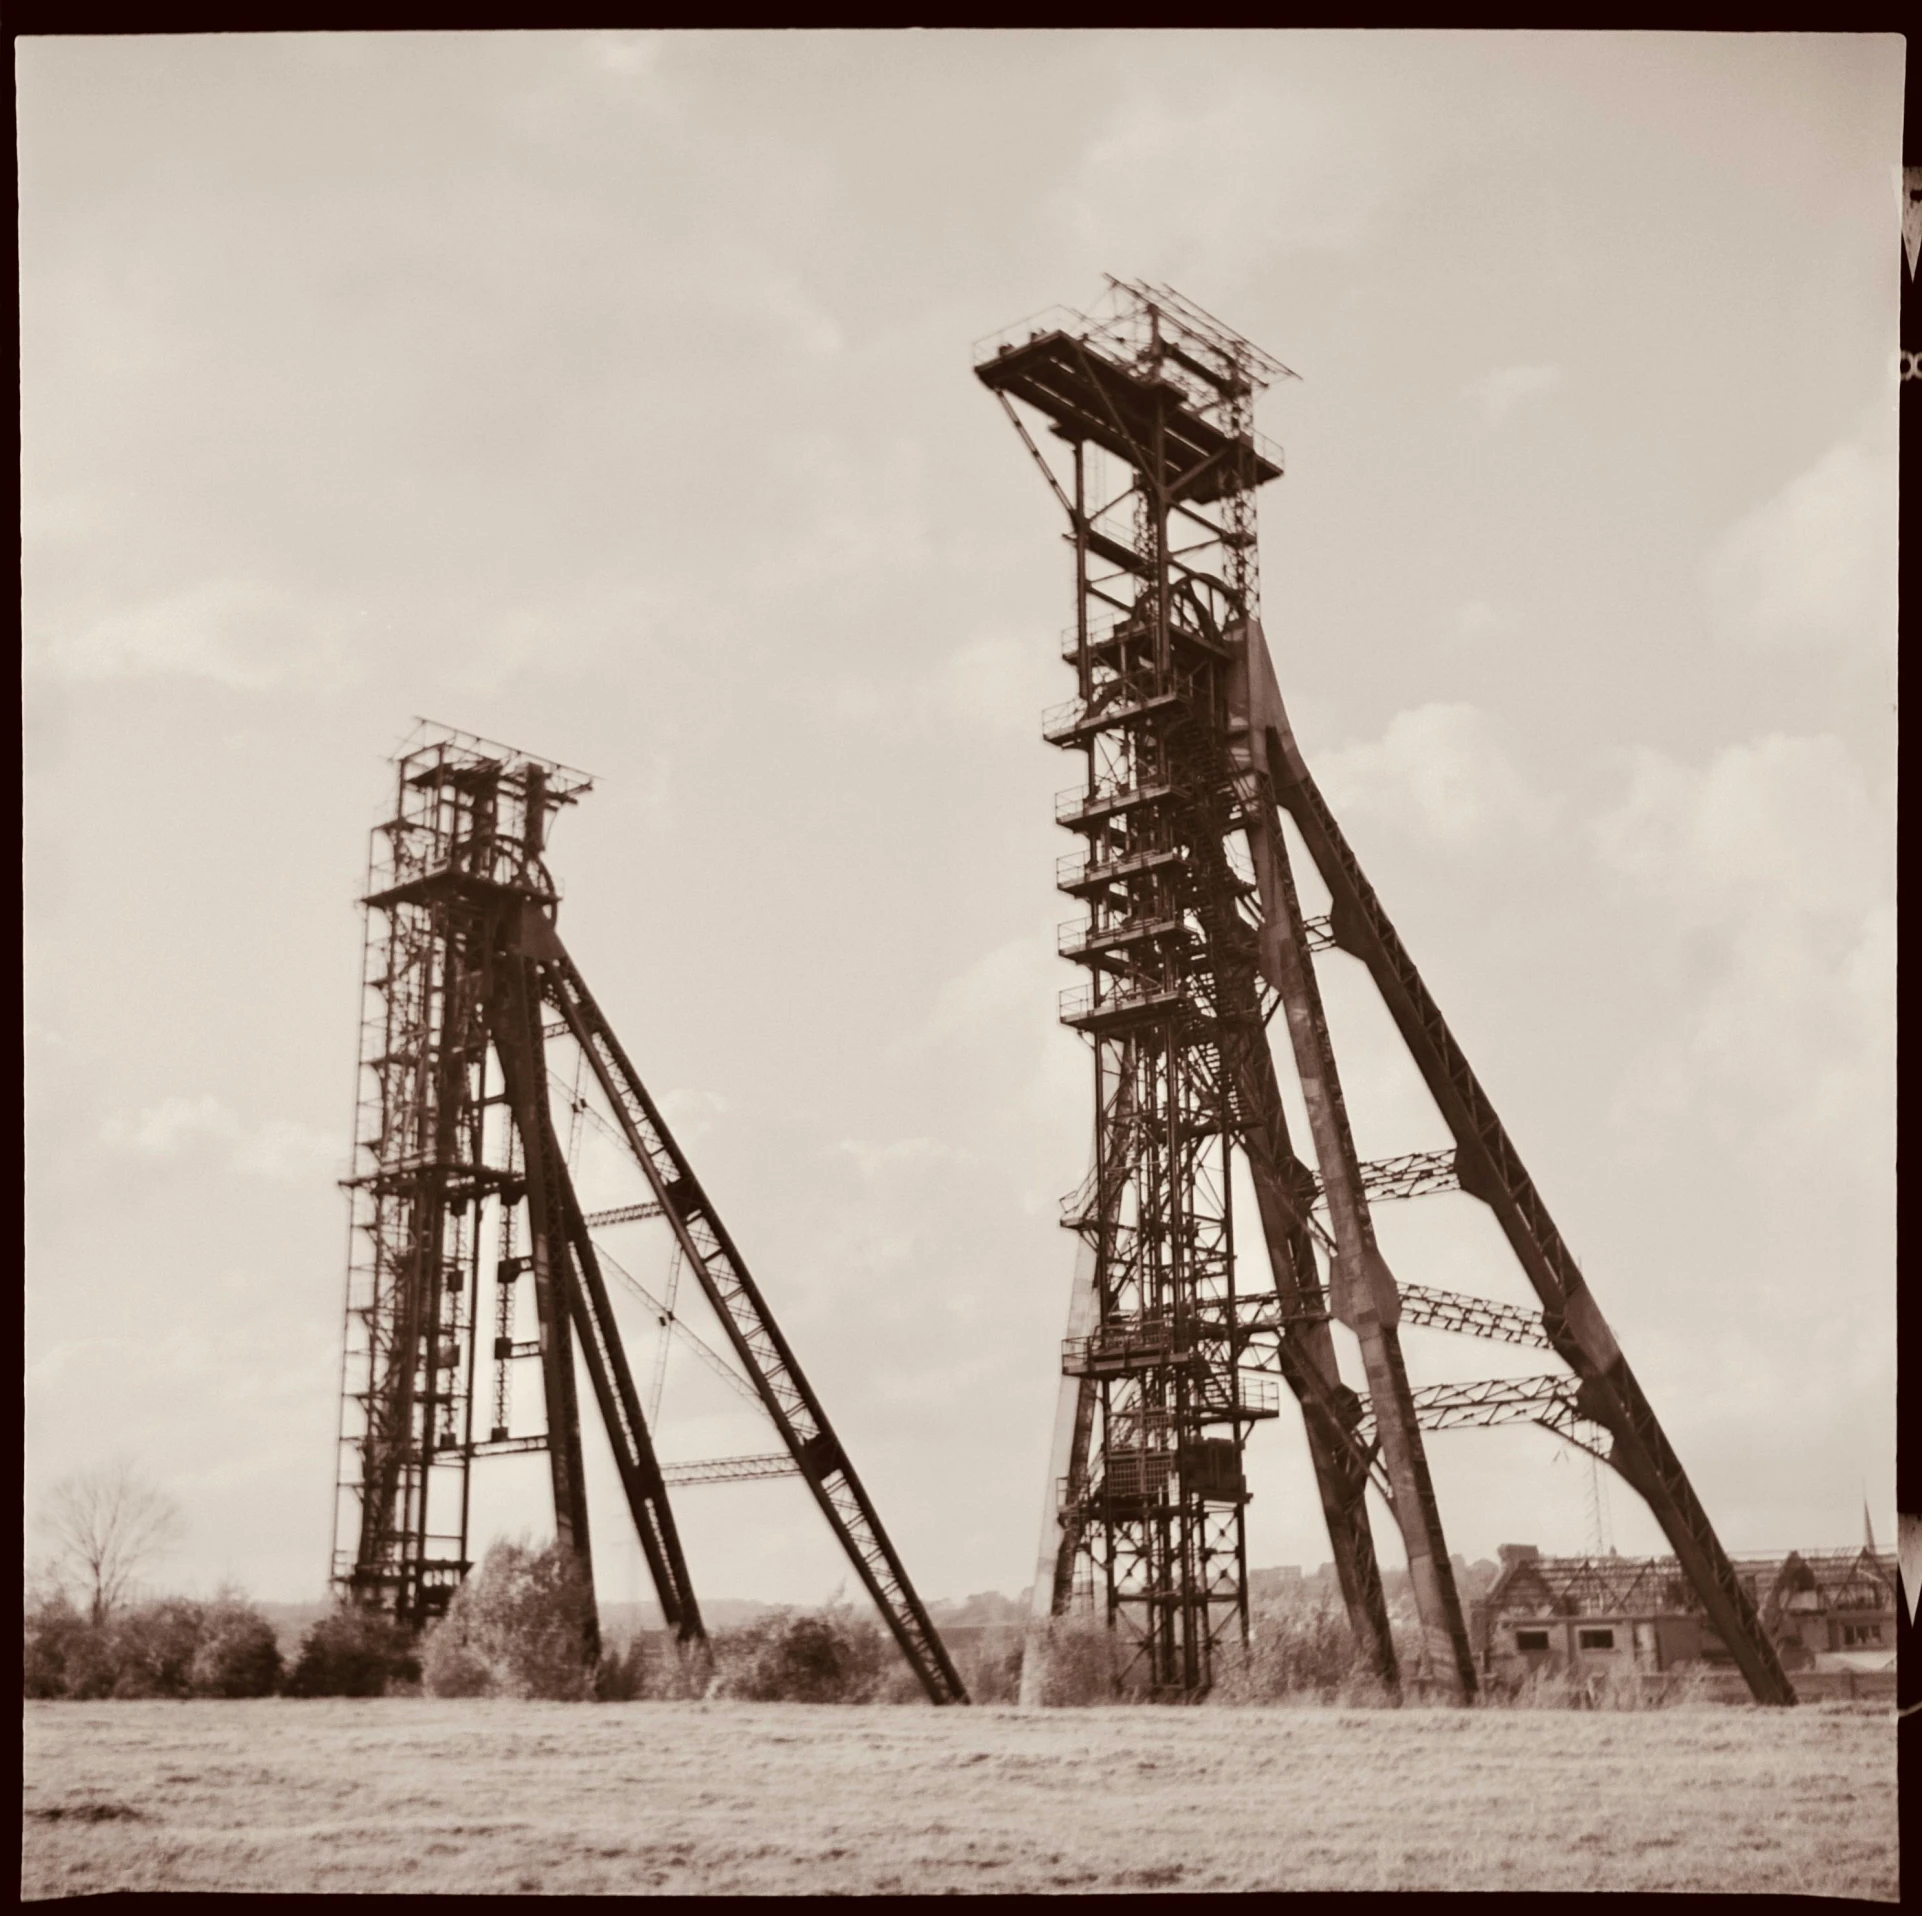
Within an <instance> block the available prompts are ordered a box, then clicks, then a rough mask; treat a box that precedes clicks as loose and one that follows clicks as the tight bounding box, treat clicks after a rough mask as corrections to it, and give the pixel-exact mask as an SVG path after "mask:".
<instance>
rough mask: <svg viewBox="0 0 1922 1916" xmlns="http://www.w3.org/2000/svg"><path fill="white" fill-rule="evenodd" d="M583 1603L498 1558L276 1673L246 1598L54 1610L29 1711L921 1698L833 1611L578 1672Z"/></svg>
mask: <svg viewBox="0 0 1922 1916" xmlns="http://www.w3.org/2000/svg"><path fill="white" fill-rule="evenodd" d="M592 1602H593V1599H592V1594H591V1592H590V1591H589V1590H588V1589H587V1588H586V1587H585V1585H584V1584H583V1582H582V1580H581V1578H580V1576H579V1572H578V1570H577V1568H576V1565H575V1560H574V1559H573V1557H572V1556H571V1555H570V1554H568V1553H565V1552H562V1551H561V1550H559V1549H557V1548H554V1547H552V1546H550V1547H549V1548H547V1549H545V1550H533V1549H530V1548H529V1547H527V1546H526V1545H523V1544H514V1543H502V1544H496V1545H495V1546H494V1548H493V1549H492V1550H490V1551H489V1552H488V1555H487V1559H486V1561H485V1563H483V1564H482V1566H481V1568H480V1569H479V1570H478V1571H477V1572H476V1573H475V1574H474V1575H473V1576H471V1577H470V1578H469V1579H468V1580H467V1582H466V1583H465V1584H464V1585H462V1587H461V1588H460V1590H458V1591H457V1592H456V1593H455V1596H454V1600H453V1603H452V1604H451V1605H450V1606H449V1609H448V1612H447V1615H446V1616H445V1617H443V1618H442V1619H441V1620H440V1621H439V1622H438V1623H436V1624H434V1625H432V1626H430V1627H429V1628H428V1629H427V1630H426V1631H424V1632H422V1633H421V1634H420V1635H419V1636H418V1637H415V1636H412V1635H410V1634H409V1633H407V1632H405V1631H403V1630H401V1629H399V1628H397V1627H396V1626H395V1625H394V1624H393V1623H391V1622H389V1621H388V1620H387V1619H386V1618H384V1617H381V1616H379V1615H377V1614H375V1613H373V1612H371V1611H366V1610H361V1609H358V1608H354V1607H352V1606H343V1607H341V1608H338V1609H335V1610H332V1611H330V1612H329V1613H328V1614H327V1615H325V1616H323V1617H321V1618H319V1619H318V1620H317V1621H316V1622H314V1623H313V1624H312V1625H311V1626H310V1627H309V1628H308V1629H307V1631H306V1633H305V1635H304V1636H303V1637H302V1639H301V1643H300V1648H299V1652H298V1654H297V1655H296V1656H295V1657H294V1658H293V1660H292V1662H291V1663H289V1662H287V1661H286V1660H285V1659H284V1658H283V1656H282V1654H281V1650H280V1646H279V1643H278V1641H277V1640H276V1636H275V1632H274V1627H273V1625H272V1624H271V1623H270V1622H269V1621H268V1619H267V1618H266V1617H265V1616H264V1615H263V1614H262V1613H261V1612H260V1611H259V1610H258V1609H257V1608H255V1607H254V1606H253V1605H252V1604H251V1603H249V1602H248V1601H247V1600H246V1598H245V1597H243V1596H241V1595H239V1594H238V1593H236V1592H231V1591H229V1592H223V1593H222V1594H221V1595H219V1596H217V1597H215V1598H214V1599H212V1600H211V1601H208V1602H202V1601H197V1600H195V1599H192V1598H187V1597H162V1598H157V1599H154V1600H151V1601H148V1602H122V1603H120V1604H118V1605H117V1606H114V1607H111V1608H109V1607H106V1606H96V1607H95V1608H94V1609H93V1610H86V1611H83V1610H81V1609H79V1608H77V1607H76V1606H75V1605H74V1604H73V1603H72V1602H71V1601H70V1600H69V1598H68V1597H67V1596H66V1595H64V1594H62V1593H59V1592H54V1593H52V1594H46V1593H41V1594H39V1595H36V1596H32V1597H30V1598H29V1600H28V1602H27V1604H26V1606H25V1617H24V1624H25V1628H24V1645H23V1663H24V1675H25V1686H24V1687H25V1693H26V1695H28V1696H29V1697H36V1698H67V1699H71V1700H74V1701H80V1702H84V1701H92V1700H99V1699H102V1698H116V1697H125V1698H137V1697H180V1698H184V1697H261V1696H275V1695H280V1696H288V1697H323V1696H349V1697H375V1696H409V1695H412V1696H419V1695H426V1696H432V1697H520V1698H538V1699H545V1700H550V1701H554V1702H584V1701H589V1700H598V1701H602V1702H631V1701H639V1700H651V1699H671V1698H692V1697H712V1698H738V1699H740V1700H742V1701H746V1702H793V1703H909V1702H918V1701H920V1700H921V1695H922V1692H921V1688H920V1685H919V1683H918V1682H917V1681H916V1680H915V1678H914V1675H913V1673H912V1672H911V1671H910V1670H909V1669H908V1668H907V1666H906V1664H905V1663H904V1662H903V1661H902V1658H901V1654H900V1652H899V1650H898V1649H897V1648H896V1647H895V1644H894V1641H893V1639H892V1638H891V1637H890V1636H888V1634H887V1633H886V1632H885V1631H884V1630H883V1629H882V1628H881V1626H880V1625H879V1624H878V1623H877V1622H876V1621H874V1620H873V1619H871V1618H868V1617H864V1616H861V1615H858V1614H857V1613H855V1612H854V1611H853V1610H852V1609H851V1608H849V1607H848V1606H845V1605H832V1606H829V1607H828V1608H826V1609H823V1610H818V1611H801V1612H795V1611H779V1612H775V1613H772V1614H770V1615H767V1616H764V1617H761V1618H759V1619H758V1620H756V1621H755V1622H753V1623H750V1624H747V1625H744V1626H742V1627H740V1628H737V1629H731V1630H720V1631H717V1632H715V1633H714V1635H713V1636H712V1637H711V1638H709V1639H708V1640H707V1641H706V1642H705V1643H704V1644H698V1645H690V1646H686V1647H681V1646H677V1645H676V1644H674V1642H673V1641H672V1640H671V1639H670V1638H668V1637H666V1636H665V1635H648V1634H637V1635H635V1636H633V1637H632V1638H630V1639H629V1640H628V1641H627V1642H626V1643H624V1644H620V1645H618V1646H614V1647H611V1648H609V1649H607V1650H604V1651H602V1652H601V1653H600V1654H598V1655H596V1656H592V1657H590V1656H589V1655H587V1654H586V1651H585V1647H584V1646H585V1645H586V1643H587V1642H588V1640H589V1628H588V1626H589V1623H590V1620H591V1617H592ZM964 1666H965V1667H964V1668H963V1672H962V1674H963V1676H964V1679H966V1680H967V1681H968V1684H969V1689H970V1692H971V1693H972V1694H973V1695H975V1696H976V1697H977V1698H978V1699H979V1700H980V1701H983V1702H992V1701H999V1700H1004V1699H1006V1698H1009V1697H1012V1696H1013V1694H1014V1691H1015V1687H1016V1683H1017V1681H1018V1677H1019V1667H1020V1641H1019V1637H1018V1635H1017V1634H1016V1633H1014V1632H1009V1633H1007V1640H1006V1641H1005V1642H995V1643H990V1644H984V1645H980V1646H977V1647H976V1648H975V1650H974V1652H973V1654H972V1655H971V1656H969V1657H967V1658H965V1659H964Z"/></svg>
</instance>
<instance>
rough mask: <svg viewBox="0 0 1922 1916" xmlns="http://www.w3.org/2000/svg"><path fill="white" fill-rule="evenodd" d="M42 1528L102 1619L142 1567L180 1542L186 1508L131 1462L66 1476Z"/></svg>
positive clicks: (65, 1571)
mask: <svg viewBox="0 0 1922 1916" xmlns="http://www.w3.org/2000/svg"><path fill="white" fill-rule="evenodd" d="M40 1528H41V1530H42V1531H43V1532H44V1534H45V1535H46V1537H47V1540H48V1542H49V1543H50V1544H51V1545H52V1548H53V1562H54V1565H55V1568H56V1571H57V1573H58V1574H59V1576H60V1577H61V1579H62V1581H63V1582H66V1581H71V1582H72V1583H74V1584H77V1585H78V1586H79V1587H80V1589H81V1590H83V1591H84V1592H85V1593H86V1596H87V1601H88V1606H89V1610H90V1614H91V1615H92V1617H93V1620H94V1622H95V1623H96V1624H100V1623H104V1622H106V1620H107V1618H108V1617H109V1616H110V1615H111V1614H112V1612H113V1611H114V1609H115V1608H116V1607H117V1606H118V1605H119V1604H120V1603H121V1602H122V1601H123V1600H124V1599H125V1597H126V1595H127V1589H128V1586H129V1584H131V1582H132V1581H133V1578H134V1575H135V1573H136V1572H137V1571H138V1570H139V1569H140V1567H141V1566H142V1565H143V1564H145V1563H148V1562H150V1561H151V1560H152V1559H153V1558H154V1557H157V1556H158V1555H160V1553H161V1552H162V1551H164V1550H167V1549H169V1548H171V1547H172V1545H174V1544H175V1543H177V1542H178V1541H179V1539H180V1536H181V1534H182V1532H183V1530H184V1528H185V1526H184V1524H183V1523H182V1521H181V1516H180V1506H179V1505H178V1504H176V1503H175V1502H174V1500H173V1499H172V1498H171V1497H170V1496H168V1495H167V1493H166V1492H165V1491H164V1490H161V1489H159V1488H158V1487H157V1486H155V1485H153V1484H150V1483H148V1482H146V1481H145V1480H144V1479H143V1478H141V1477H140V1476H139V1475H138V1474H137V1473H136V1472H135V1471H134V1470H133V1468H132V1467H131V1466H130V1465H128V1464H125V1463H119V1464H115V1465H113V1466H112V1467H111V1468H109V1469H106V1470H91V1471H85V1472H82V1473H81V1474H80V1475H79V1476H75V1477H65V1478H62V1479H61V1481H60V1482H59V1483H57V1484H55V1485H54V1487H53V1489H52V1490H51V1491H50V1492H49V1493H48V1496H47V1501H46V1504H45V1505H44V1507H43V1508H42V1511H41V1515H40Z"/></svg>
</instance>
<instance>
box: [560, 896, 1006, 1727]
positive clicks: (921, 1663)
mask: <svg viewBox="0 0 1922 1916" xmlns="http://www.w3.org/2000/svg"><path fill="white" fill-rule="evenodd" d="M527 936H528V939H529V948H530V950H533V951H534V952H535V953H536V954H537V969H538V972H539V975H540V979H541V989H542V992H543V995H544V997H545V999H546V1002H547V1003H548V1004H549V1005H550V1006H552V1007H553V1009H554V1010H555V1011H557V1012H559V1013H560V1015H561V1017H562V1018H564V1019H565V1020H566V1023H567V1027H568V1029H569V1031H570V1032H571V1033H572V1034H573V1037H574V1040H575V1042H576V1043H577V1044H579V1046H580V1047H581V1050H582V1052H583V1054H584V1055H585V1057H586V1058H587V1061H588V1065H589V1068H590V1069H591V1070H592V1071H593V1073H594V1076H595V1078H596V1080H597V1081H598V1083H599V1084H600V1087H601V1091H602V1093H603V1095H604V1096H605V1097H606V1099H607V1102H608V1104H609V1106H610V1108H611V1109H612V1111H613V1112H614V1115H615V1119H616V1121H617V1123H618V1124H619V1125H620V1128H621V1133H622V1135H623V1137H624V1138H625V1139H626V1142H627V1146H628V1149H629V1151H630V1152H631V1153H632V1155H633V1157H634V1160H635V1162H636V1163H637V1164H638V1165H639V1166H640V1168H641V1170H642V1172H643V1173H644V1175H645V1176H646V1178H647V1180H648V1183H649V1185H650V1186H651V1187H652V1189H653V1192H654V1197H655V1201H656V1202H657V1203H659V1204H660V1206H661V1207H662V1214H663V1216H665V1217H666V1219H667V1221H668V1222H669V1224H670V1225H672V1227H673V1229H674V1233H675V1235H676V1237H677V1238H679V1240H680V1243H681V1248H682V1250H683V1252H684V1253H685V1255H686V1257H687V1260H688V1263H689V1264H690V1266H691V1267H692V1269H693V1270H694V1273H695V1275H696V1276H697V1277H698V1278H699V1280H700V1283H701V1286H702V1288H703V1290H704V1291H705V1292H706V1293H707V1296H708V1300H709V1302H710V1303H711V1304H712V1305H713V1306H714V1311H715V1315H716V1316H717V1317H719V1319H720V1321H721V1323H722V1325H723V1327H724V1328H725V1329H726V1331H727V1334H728V1337H729V1339H730V1341H731V1342H732V1343H733V1345H734V1349H735V1352H736V1355H737V1356H738V1357H739V1359H740V1361H741V1363H742V1365H743V1366H744V1367H745V1369H746V1371H747V1375H748V1377H749V1379H750V1380H751V1381H752V1383H753V1385H754V1387H755V1389H756V1391H757V1392H758V1393H759V1395H760V1398H761V1402H762V1404H763V1405H764V1406H765V1408H766V1410H767V1414H768V1416H769V1417H770V1418H771V1419H772V1420H773V1423H774V1426H775V1428H776V1429H777V1430H778V1431H779V1432H780V1434H781V1437H782V1438H783V1440H784V1441H785V1442H786V1444H787V1447H788V1452H789V1455H790V1456H791V1457H792V1458H793V1460H794V1463H795V1466H796V1468H797V1469H798V1470H799V1472H800V1474H801V1476H802V1477H803V1478H805V1479H806V1481H807V1485H808V1488H809V1489H810V1490H811V1491H812V1492H813V1493H814V1498H815V1501H816V1502H817V1503H818V1504H819V1505H820V1506H821V1510H822V1513H823V1515H825V1516H826V1518H827V1520H828V1523H829V1525H830V1527H831V1528H832V1529H833V1531H834V1533H835V1535H836V1536H837V1537H838V1538H839V1539H840V1541H841V1543H842V1546H843V1548H845V1550H846V1551H847V1553H848V1558H849V1561H850V1562H851V1563H852V1564H853V1566H854V1569H855V1572H856V1574H857V1575H858V1576H859V1577H860V1579H861V1581H862V1583H863V1585H865V1587H866V1589H867V1591H868V1594H869V1596H870V1597H871V1598H872V1599H873V1600H874V1603H875V1606H876V1607H877V1608H878V1609H879V1611H880V1612H881V1615H882V1618H883V1619H884V1620H885V1622H886V1623H887V1626H888V1628H889V1630H890V1631H891V1632H892V1633H893V1636H894V1639H895V1641H896V1643H898V1644H899V1645H900V1647H901V1651H902V1654H903V1655H904V1656H905V1657H906V1658H907V1659H908V1662H909V1664H910V1665H911V1666H912V1668H913V1670H914V1672H915V1674H916V1676H918V1677H919V1678H920V1680H921V1684H922V1687H923V1688H924V1689H925V1690H926V1691H927V1693H928V1696H929V1698H930V1699H931V1700H932V1701H933V1702H935V1703H965V1702H966V1701H967V1700H968V1698H967V1690H966V1687H965V1686H964V1685H963V1683H962V1681H961V1677H960V1674H959V1673H958V1672H957V1671H956V1669H955V1667H954V1663H953V1660H952V1659H951V1658H950V1657H949V1655H948V1651H947V1646H946V1645H945V1644H944V1643H942V1641H941V1638H940V1635H939V1633H938V1632H937V1631H936V1630H935V1627H934V1624H933V1622H932V1620H931V1619H930V1618H929V1616H928V1613H927V1611H926V1609H925V1607H924V1606H923V1605H922V1602H921V1599H920V1598H919V1597H918V1596H917V1595H916V1594H915V1591H914V1586H913V1585H912V1584H911V1583H910V1582H909V1580H908V1574H907V1571H906V1570H905V1569H904V1568H903V1567H902V1564H901V1560H900V1558H899V1557H898V1556H897V1555H896V1553H895V1549H894V1545H893V1544H892V1543H891V1542H890V1541H889V1539H888V1535H887V1532H886V1531H885V1530H884V1529H883V1528H882V1526H881V1519H880V1517H879V1516H878V1514H877V1513H876V1511H875V1509H874V1506H873V1504H872V1502H871V1501H870V1500H869V1498H868V1494H867V1491H866V1490H865V1489H864V1488H863V1486H862V1484H861V1480H860V1479H859V1478H858V1477H857V1476H856V1475H855V1473H854V1466H853V1465H852V1464H851V1463H850V1462H849V1461H848V1459H847V1457H846V1456H845V1454H844V1453H843V1452H842V1449H841V1446H840V1444H839V1443H838V1442H837V1441H836V1438H835V1435H834V1431H833V1428H832V1426H831V1425H830V1424H829V1423H828V1418H827V1413H826V1411H825V1410H824V1409H823V1408H822V1407H821V1402H820V1399H819V1398H818V1397H817V1396H816V1395H815V1394H814V1390H813V1388H812V1386H811V1385H810V1384H809V1383H808V1381H807V1379H806V1377H805V1376H804V1375H803V1374H802V1371H801V1367H800V1365H799V1364H798V1363H797V1362H796V1361H795V1357H794V1353H793V1352H792V1351H791V1350H790V1349H789V1348H788V1344H787V1340H786V1339H785V1338H784V1337H783V1336H782V1335H781V1332H780V1329H779V1327H778V1326H777V1325H776V1324H775V1322H774V1319H773V1316H772V1315H771V1314H770V1312H769V1311H768V1308H767V1305H766V1303H765V1302H764V1300H763V1299H762V1297H761V1293H760V1290H759V1287H758V1286H757V1285H756V1284H755V1282H754V1280H753V1278H752V1277H751V1276H750V1275H749V1273H748V1269H747V1265H746V1263H745V1262H744V1261H743V1259H742V1258H741V1255H740V1253H739V1252H738V1251H737V1250H736V1249H735V1247H734V1243H733V1240H732V1239H731V1238H730V1237H729V1236H728V1234H727V1230H726V1227H725V1226H724V1225H723V1224H722V1223H721V1221H720V1219H719V1218H718V1217H717V1216H715V1214H714V1211H713V1208H712V1206H711V1205H710V1204H709V1202H708V1200H707V1197H706V1194H705V1193H704V1192H703V1191H702V1190H701V1187H700V1185H699V1183H698V1182H697V1180H696V1179H695V1176H694V1172H693V1170H692V1168H691V1166H690V1165H689V1164H688V1161H687V1159H686V1157H685V1156H684V1155H683V1153H682V1151H681V1148H680V1146H679V1145H678V1144H676V1143H675V1141H674V1138H673V1136H672V1134H671V1133H670V1132H669V1131H668V1129H667V1126H666V1124H665V1123H664V1122H663V1121H662V1119H661V1114H660V1110H659V1108H658V1107H657V1106H656V1105H655V1103H654V1101H653V1099H652V1098H651V1097H650V1096H649V1095H648V1092H647V1089H646V1087H645V1086H644V1085H643V1084H642V1083H641V1080H640V1076H639V1074H638V1073H637V1072H636V1071H635V1069H634V1067H633V1065H632V1064H631V1063H630V1062H629V1060H628V1057H627V1054H626V1052H625V1051H624V1050H623V1049H622V1048H621V1044H620V1041H619V1039H617V1038H616V1037H615V1035H614V1032H613V1029H612V1027H611V1026H610V1025H609V1024H608V1022H607V1020H606V1018H605V1017H604V1016H603V1015H602V1013H601V1010H600V1007H599V1006H598V1005H597V1004H596V1003H595V1002H594V999H593V996H592V994H591V993H590V992H589V991H588V989H587V986H586V984H585V983H584V982H583V980H582V978H581V975H580V973H579V972H578V971H577V970H576V969H575V966H574V962H573V960H572V959H571V958H570V957H569V956H568V955H567V952H566V949H565V948H564V947H563V946H562V944H561V941H560V939H559V937H558V935H556V933H555V931H554V929H553V926H552V925H551V924H549V923H548V922H547V921H546V920H545V919H544V918H539V917H538V915H537V914H532V913H530V914H529V922H528V928H527Z"/></svg>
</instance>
